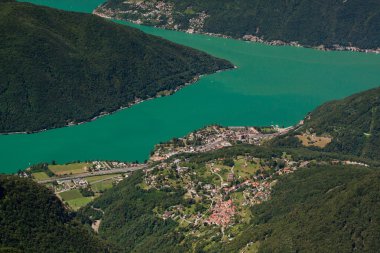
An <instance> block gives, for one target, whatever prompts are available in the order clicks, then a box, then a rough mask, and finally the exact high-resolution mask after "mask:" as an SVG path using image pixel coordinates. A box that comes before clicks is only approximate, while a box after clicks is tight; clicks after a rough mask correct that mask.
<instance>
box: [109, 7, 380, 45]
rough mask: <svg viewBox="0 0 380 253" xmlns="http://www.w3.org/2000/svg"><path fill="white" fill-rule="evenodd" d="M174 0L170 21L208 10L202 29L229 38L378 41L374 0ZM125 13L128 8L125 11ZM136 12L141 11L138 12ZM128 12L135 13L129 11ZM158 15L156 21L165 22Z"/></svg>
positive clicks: (185, 21)
mask: <svg viewBox="0 0 380 253" xmlns="http://www.w3.org/2000/svg"><path fill="white" fill-rule="evenodd" d="M123 2H124V0H109V1H108V2H107V4H106V5H105V7H106V8H110V9H121V10H124V9H125V8H127V7H126V6H127V5H125V4H122V3H123ZM164 2H168V3H173V4H174V9H173V11H172V12H173V17H174V23H175V24H177V25H179V28H180V29H187V28H188V27H189V23H190V22H189V20H190V19H191V18H194V17H197V16H198V15H199V13H202V12H204V13H206V14H207V15H208V17H207V18H206V20H205V23H204V26H203V31H204V32H211V33H217V34H224V35H228V36H231V37H233V38H241V37H243V36H244V35H255V36H259V37H263V38H264V39H265V40H269V41H270V40H282V41H285V42H291V41H298V42H299V43H300V44H302V45H306V46H319V45H322V44H323V45H325V46H327V47H332V46H333V45H334V44H340V45H343V46H350V45H353V46H356V47H360V48H378V47H380V29H379V28H380V1H378V0H367V1H362V0H349V1H342V0H340V1H337V0H333V1H331V0H289V1H283V0H208V1H203V0H165V1H164ZM126 15H129V14H126ZM138 17H139V16H138ZM130 18H132V19H133V18H135V17H133V16H130ZM167 22H168V19H166V18H162V19H161V21H160V22H158V25H165V24H167Z"/></svg>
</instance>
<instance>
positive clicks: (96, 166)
mask: <svg viewBox="0 0 380 253" xmlns="http://www.w3.org/2000/svg"><path fill="white" fill-rule="evenodd" d="M138 166H141V164H138V163H127V162H115V161H113V162H112V161H107V162H106V161H93V162H92V167H90V168H88V170H89V171H101V170H112V169H118V168H126V167H138Z"/></svg>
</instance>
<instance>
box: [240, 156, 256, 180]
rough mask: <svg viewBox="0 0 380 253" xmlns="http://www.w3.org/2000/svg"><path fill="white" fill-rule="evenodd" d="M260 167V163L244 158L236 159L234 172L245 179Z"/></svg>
mask: <svg viewBox="0 0 380 253" xmlns="http://www.w3.org/2000/svg"><path fill="white" fill-rule="evenodd" d="M259 169H260V166H259V165H258V164H253V163H251V162H248V161H246V159H244V158H239V159H237V160H235V167H234V172H235V174H236V177H238V178H239V177H241V178H243V179H248V178H250V176H251V175H253V174H254V173H255V172H256V171H257V170H259Z"/></svg>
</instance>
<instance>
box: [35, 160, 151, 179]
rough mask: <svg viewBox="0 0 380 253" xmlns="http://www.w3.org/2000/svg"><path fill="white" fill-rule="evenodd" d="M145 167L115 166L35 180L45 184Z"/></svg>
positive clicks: (131, 170) (144, 166)
mask: <svg viewBox="0 0 380 253" xmlns="http://www.w3.org/2000/svg"><path fill="white" fill-rule="evenodd" d="M145 168H146V165H145V164H143V165H140V166H136V167H125V168H117V169H111V170H101V171H95V172H88V173H82V174H76V175H70V176H64V177H51V178H49V179H44V180H40V181H37V182H38V183H40V184H46V183H51V182H54V181H56V180H71V179H74V178H85V177H91V176H101V175H108V174H117V173H127V172H133V171H136V170H142V169H145Z"/></svg>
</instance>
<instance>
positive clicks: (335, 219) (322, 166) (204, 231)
mask: <svg viewBox="0 0 380 253" xmlns="http://www.w3.org/2000/svg"><path fill="white" fill-rule="evenodd" d="M284 152H285V149H282V150H281V149H270V148H265V147H255V146H252V145H237V146H233V147H230V148H225V149H221V150H218V151H213V152H208V153H203V154H180V155H177V156H176V157H175V158H173V159H170V160H166V161H164V162H160V163H156V164H155V165H153V169H152V170H148V171H146V172H145V173H144V172H138V173H136V174H134V175H133V176H131V177H130V178H129V179H127V180H126V181H124V182H121V183H120V184H119V185H118V186H116V187H114V188H113V189H111V190H109V191H108V192H106V193H105V194H104V195H102V196H101V197H100V198H98V199H97V200H95V202H94V203H93V204H92V205H91V206H88V207H86V208H85V209H84V210H82V211H81V213H80V217H81V218H82V220H83V221H85V222H88V223H90V224H91V222H92V221H94V220H99V219H101V225H100V230H99V234H100V236H101V237H102V238H104V239H107V240H109V241H110V242H112V243H115V244H116V245H118V246H119V247H120V248H121V249H122V252H141V251H144V252H294V251H296V252H355V251H358V252H373V251H374V250H376V249H377V248H378V247H379V246H380V245H379V242H378V240H377V238H378V236H379V235H380V230H379V227H380V216H379V214H378V212H377V211H376V210H378V208H380V206H379V201H378V199H379V197H380V195H379V192H380V191H379V190H380V188H379V187H380V184H379V182H380V174H379V170H378V169H371V168H368V167H365V166H363V165H362V166H357V167H353V166H342V165H339V166H332V165H329V163H330V162H329V161H330V159H329V158H328V157H323V158H322V157H320V154H319V153H318V152H314V151H310V152H308V151H302V150H301V149H299V150H297V149H294V150H290V149H286V153H284ZM304 152H306V153H304ZM297 154H298V155H297ZM231 166H233V168H232V167H231ZM231 175H233V176H231ZM100 210H102V211H103V212H104V213H103V212H102V211H100Z"/></svg>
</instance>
